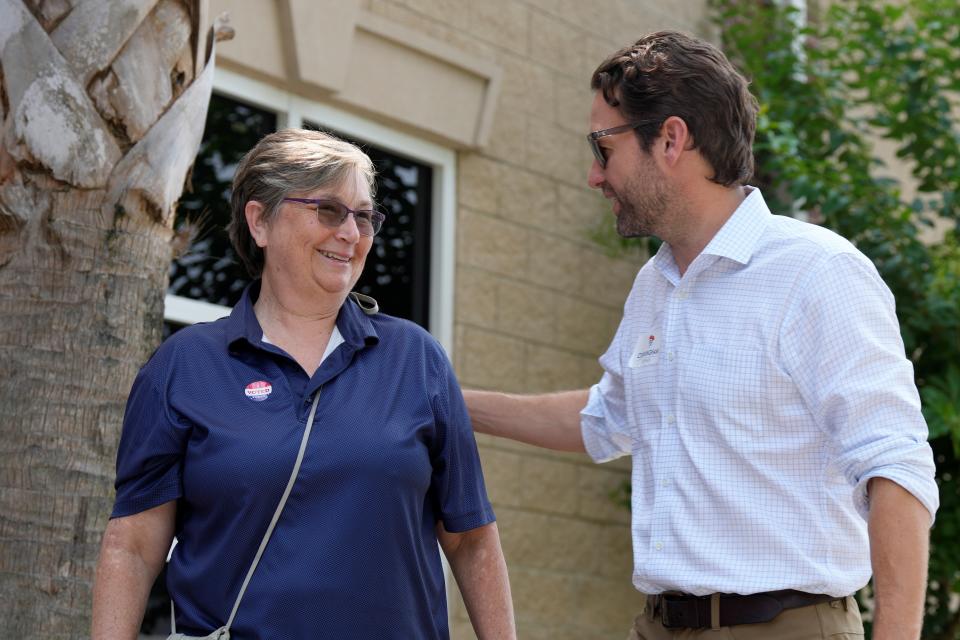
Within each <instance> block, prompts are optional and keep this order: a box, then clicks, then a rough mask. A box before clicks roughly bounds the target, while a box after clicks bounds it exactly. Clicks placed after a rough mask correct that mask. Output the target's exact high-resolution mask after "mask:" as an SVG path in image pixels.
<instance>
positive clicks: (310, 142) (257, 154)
mask: <svg viewBox="0 0 960 640" xmlns="http://www.w3.org/2000/svg"><path fill="white" fill-rule="evenodd" d="M355 175H360V176H361V177H362V178H363V180H364V181H365V182H366V184H367V186H368V187H369V189H370V195H371V196H373V192H374V175H375V172H374V168H373V163H372V162H371V161H370V158H369V156H367V154H365V153H364V152H363V151H361V150H360V148H359V147H357V146H356V145H353V144H350V143H349V142H344V141H343V140H340V139H339V138H337V137H334V136H332V135H330V134H328V133H323V132H321V131H312V130H309V129H283V130H282V131H277V132H275V133H271V134H269V135H266V136H264V137H263V138H262V139H261V140H260V142H258V143H257V145H256V146H255V147H254V148H253V149H251V150H250V151H248V152H247V153H246V155H244V156H243V158H242V159H241V160H240V164H239V166H237V172H236V174H234V176H233V194H232V195H231V197H230V225H229V226H228V227H227V232H228V233H229V234H230V242H231V243H232V244H233V249H234V251H236V252H237V256H238V257H239V258H240V260H241V261H242V262H243V265H244V266H245V267H246V268H247V271H248V272H249V273H250V275H251V276H253V277H254V278H258V277H260V274H261V273H262V272H263V260H264V256H263V250H262V249H261V248H260V247H258V246H257V243H256V241H255V240H254V239H253V236H252V235H251V234H250V228H249V227H248V226H247V217H246V215H245V213H244V210H245V209H246V206H247V203H248V202H249V201H251V200H254V201H256V202H259V203H261V204H262V205H263V210H264V213H263V215H264V218H265V219H266V220H267V221H269V220H270V219H271V218H273V216H274V215H276V212H277V209H278V207H279V206H280V203H281V202H282V201H283V199H284V198H285V197H287V196H289V195H290V194H294V193H297V194H301V193H309V192H311V191H317V190H319V189H329V188H336V187H339V186H340V185H341V184H343V183H344V182H345V181H346V180H348V179H349V178H350V177H351V176H355Z"/></svg>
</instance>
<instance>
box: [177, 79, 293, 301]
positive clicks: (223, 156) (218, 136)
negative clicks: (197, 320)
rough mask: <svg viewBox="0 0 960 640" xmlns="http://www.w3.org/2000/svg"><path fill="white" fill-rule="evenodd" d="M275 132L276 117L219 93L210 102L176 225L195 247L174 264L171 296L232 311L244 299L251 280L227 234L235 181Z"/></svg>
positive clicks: (179, 231) (182, 254)
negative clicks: (242, 164) (250, 154)
mask: <svg viewBox="0 0 960 640" xmlns="http://www.w3.org/2000/svg"><path fill="white" fill-rule="evenodd" d="M276 128H277V116H276V114H274V113H271V112H269V111H264V110H262V109H258V108H256V107H252V106H250V105H246V104H243V103H242V102H237V101H236V100H231V99H230V98H225V97H223V96H218V95H216V94H214V95H213V97H212V98H211V100H210V108H209V111H208V112H207V124H206V129H205V130H204V133H203V142H202V143H201V144H200V151H199V153H198V154H197V161H196V163H195V164H194V167H193V175H192V177H191V183H192V188H189V189H187V190H186V192H185V193H184V195H183V197H182V198H181V199H180V207H179V209H178V210H177V220H176V222H175V225H174V229H175V230H176V232H177V234H179V235H181V236H190V237H191V239H192V242H189V246H188V247H187V249H186V251H184V252H183V253H181V254H180V255H179V256H175V257H174V259H173V262H172V263H171V265H170V288H169V289H168V292H169V293H172V294H174V295H178V296H184V297H187V298H193V299H194V300H205V301H207V302H212V303H214V304H222V305H225V306H228V307H231V306H233V305H234V304H236V303H237V301H238V300H239V299H240V294H241V293H242V292H243V288H244V287H245V286H246V285H247V283H248V282H249V278H248V277H247V273H246V271H245V270H244V268H243V266H242V265H241V264H240V262H239V260H238V259H237V257H236V255H235V254H234V252H233V248H232V247H231V246H230V240H229V239H228V238H227V233H226V230H225V229H226V226H227V224H228V223H229V222H230V182H231V180H233V173H234V171H235V170H236V168H237V163H239V161H240V158H241V157H242V156H243V154H244V153H246V152H247V151H249V150H250V148H251V147H253V145H255V144H256V143H257V141H259V140H260V138H262V137H263V136H265V135H266V134H268V133H270V132H271V131H275V130H276ZM184 244H187V243H186V242H185V243H184Z"/></svg>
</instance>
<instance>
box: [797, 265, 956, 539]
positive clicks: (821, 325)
mask: <svg viewBox="0 0 960 640" xmlns="http://www.w3.org/2000/svg"><path fill="white" fill-rule="evenodd" d="M781 344H782V345H783V349H784V356H785V360H786V362H787V363H788V368H789V370H790V374H791V376H792V377H793V378H794V380H796V382H797V384H798V387H799V388H800V390H801V393H802V394H803V396H804V398H805V401H806V402H807V404H808V406H809V407H810V408H811V411H812V412H813V414H814V417H815V419H816V420H817V423H818V424H819V425H820V427H821V428H822V429H823V430H824V431H825V432H826V433H827V434H828V435H829V437H830V442H831V443H832V445H833V447H834V450H835V451H834V453H835V455H834V456H833V460H834V463H835V464H836V465H838V468H839V470H840V471H841V472H842V473H843V475H844V477H846V478H847V480H848V481H849V483H850V485H851V488H852V499H853V502H854V505H855V507H856V509H857V511H858V512H859V513H860V515H861V516H863V517H864V519H866V518H867V516H868V514H869V500H868V497H867V483H868V482H869V480H870V479H871V478H875V477H883V478H888V479H890V480H892V481H894V482H896V483H897V484H899V485H900V486H902V487H903V488H904V489H906V490H907V491H909V492H910V493H911V494H913V495H914V496H915V497H916V498H917V500H919V501H920V502H921V503H922V504H923V505H924V507H926V509H927V510H928V511H929V512H930V519H931V523H932V522H933V519H934V517H935V514H936V511H937V508H938V507H939V504H940V499H939V492H938V488H937V484H936V481H935V478H934V476H935V471H936V468H935V465H934V462H933V451H932V450H931V448H930V445H929V444H928V443H927V425H926V422H925V421H924V419H923V415H922V413H921V411H920V397H919V394H918V393H917V388H916V385H915V383H914V374H913V365H912V363H911V362H910V361H909V360H908V359H907V358H906V356H905V354H904V347H903V340H902V338H901V336H900V328H899V323H898V321H897V316H896V313H895V309H894V300H893V295H892V294H891V293H890V290H889V289H888V288H887V286H886V285H885V284H884V283H883V281H882V280H881V278H880V276H879V274H878V273H877V271H876V269H875V268H874V266H873V265H872V264H871V263H870V262H869V261H868V260H867V259H866V258H865V257H863V256H862V255H859V254H855V253H841V254H837V255H834V256H832V257H830V258H829V259H827V260H825V261H824V262H823V263H822V264H820V265H819V266H817V267H816V268H814V269H812V270H811V273H810V274H809V277H808V278H807V279H806V285H805V286H804V287H803V294H802V296H800V301H799V303H798V304H797V305H795V306H794V307H793V308H792V309H791V310H790V312H789V314H788V317H787V320H786V322H785V323H784V331H783V332H782V334H781Z"/></svg>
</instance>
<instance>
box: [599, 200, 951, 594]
mask: <svg viewBox="0 0 960 640" xmlns="http://www.w3.org/2000/svg"><path fill="white" fill-rule="evenodd" d="M600 363H601V365H602V366H603V369H604V374H603V378H602V379H601V380H600V382H599V384H597V385H594V387H593V388H592V389H591V391H590V400H589V402H588V404H587V406H586V407H585V408H584V410H583V412H582V414H581V426H582V433H583V440H584V443H585V445H586V448H587V451H588V452H589V454H590V455H591V457H593V459H594V460H595V461H597V462H604V461H607V460H611V459H613V458H617V457H620V456H623V455H632V456H633V473H632V486H633V495H632V509H633V550H634V574H633V582H634V585H635V586H636V588H637V589H638V590H640V591H641V592H643V593H659V592H662V591H667V590H679V591H684V592H687V593H693V594H696V595H705V594H708V593H714V592H723V593H741V594H749V593H756V592H760V591H771V590H775V589H798V590H800V591H807V592H810V593H825V594H830V595H835V596H842V595H848V594H851V593H853V592H854V591H856V590H857V589H859V588H860V587H862V586H863V585H864V584H866V582H867V581H868V579H869V577H870V557H869V541H868V538H867V528H866V515H867V512H868V509H869V504H868V501H867V495H866V483H867V481H868V480H869V479H870V478H872V477H876V476H881V477H885V478H889V479H891V480H893V481H895V482H897V483H898V484H900V485H901V486H903V487H904V488H906V489H907V490H908V491H910V492H911V493H912V494H913V495H915V496H916V497H917V498H918V499H919V500H920V502H922V503H923V505H924V506H925V507H926V508H927V509H928V510H929V511H930V514H931V520H932V518H933V514H934V513H936V509H937V507H938V505H939V496H938V492H937V486H936V483H935V481H934V464H933V454H932V451H931V449H930V446H929V445H928V444H927V427H926V424H925V422H924V420H923V417H922V415H921V413H920V399H919V396H918V394H917V389H916V387H915V385H914V381H913V366H912V364H911V363H910V361H909V360H907V359H906V357H905V356H904V347H903V341H902V339H901V337H900V330H899V324H898V322H897V317H896V314H895V313H894V300H893V296H892V295H891V293H890V291H889V289H888V288H887V286H886V285H885V284H884V283H883V281H882V280H881V279H880V276H879V274H878V273H877V271H876V269H875V268H874V266H873V264H872V263H871V262H870V260H868V259H867V258H866V257H865V256H864V255H863V254H862V253H860V252H859V251H858V250H857V249H856V248H855V247H854V246H853V245H852V244H850V243H849V242H848V241H846V240H844V239H843V238H841V237H840V236H838V235H836V234H835V233H833V232H831V231H828V230H826V229H823V228H821V227H818V226H815V225H811V224H806V223H803V222H800V221H798V220H794V219H792V218H788V217H784V216H774V215H771V213H770V211H769V209H768V208H767V205H766V203H765V202H764V200H763V196H762V195H761V194H760V191H759V190H757V189H752V190H751V191H750V193H749V195H748V196H747V198H746V199H745V200H744V202H743V203H742V204H741V205H740V207H739V208H738V209H737V210H736V211H735V212H734V214H733V215H732V217H731V218H730V219H729V220H728V221H727V222H726V224H725V225H724V226H723V228H722V229H720V231H719V232H718V233H717V234H716V236H714V238H713V239H712V240H711V241H710V243H709V244H708V245H707V247H706V248H705V249H704V250H703V252H702V253H701V254H700V255H699V256H698V257H697V258H696V259H695V260H694V261H693V263H692V264H691V265H690V267H689V268H688V269H687V271H686V273H685V274H684V275H683V277H681V276H680V273H679V270H678V268H677V265H676V263H675V262H674V259H673V255H672V253H671V250H670V247H669V246H668V245H667V244H666V243H664V244H663V245H662V247H661V248H660V251H659V252H658V253H657V255H655V256H654V257H653V258H651V259H650V260H649V261H648V262H647V264H646V265H644V267H643V268H642V269H641V270H640V272H639V274H637V278H636V281H635V282H634V285H633V290H632V291H631V292H630V296H629V298H628V299H627V302H626V305H625V309H624V317H623V320H622V321H621V323H620V327H619V329H618V330H617V333H616V336H615V337H614V339H613V343H612V344H611V345H610V348H609V349H608V350H607V352H606V353H605V354H604V355H603V356H602V358H601V359H600Z"/></svg>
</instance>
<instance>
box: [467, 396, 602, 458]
mask: <svg viewBox="0 0 960 640" xmlns="http://www.w3.org/2000/svg"><path fill="white" fill-rule="evenodd" d="M463 397H464V399H465V400H466V403H467V409H468V410H469V411H470V420H471V421H472V422H473V428H474V430H476V431H477V432H479V433H487V434H490V435H494V436H499V437H501V438H510V439H511V440H518V441H520V442H525V443H527V444H533V445H536V446H538V447H545V448H547V449H556V450H558V451H578V452H583V451H584V450H585V449H584V446H583V436H582V435H581V434H580V410H581V409H583V408H584V407H585V406H586V404H587V398H588V397H589V392H588V391H587V390H586V389H583V390H577V391H563V392H560V393H550V394H542V395H536V396H524V395H513V394H507V393H496V392H492V391H471V390H466V389H465V390H464V392H463Z"/></svg>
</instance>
